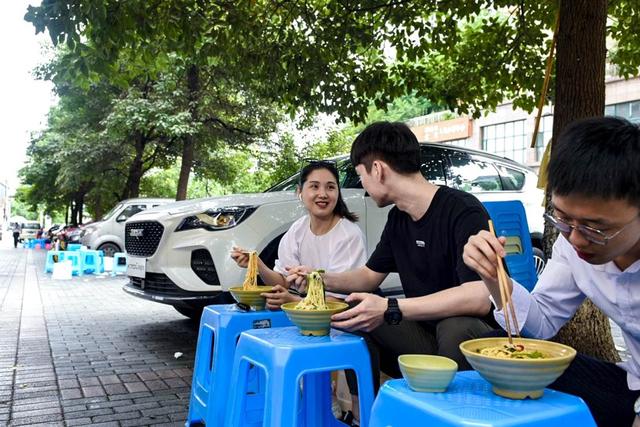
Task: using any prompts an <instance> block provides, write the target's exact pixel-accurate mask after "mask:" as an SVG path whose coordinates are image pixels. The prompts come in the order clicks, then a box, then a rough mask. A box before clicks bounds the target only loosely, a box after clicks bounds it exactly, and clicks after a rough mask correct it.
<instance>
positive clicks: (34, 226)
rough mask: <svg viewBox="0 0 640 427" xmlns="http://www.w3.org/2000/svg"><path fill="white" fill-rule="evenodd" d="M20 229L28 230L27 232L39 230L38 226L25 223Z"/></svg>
mask: <svg viewBox="0 0 640 427" xmlns="http://www.w3.org/2000/svg"><path fill="white" fill-rule="evenodd" d="M22 228H25V229H28V230H38V229H39V228H40V224H38V223H26V224H24V225H23V226H22Z"/></svg>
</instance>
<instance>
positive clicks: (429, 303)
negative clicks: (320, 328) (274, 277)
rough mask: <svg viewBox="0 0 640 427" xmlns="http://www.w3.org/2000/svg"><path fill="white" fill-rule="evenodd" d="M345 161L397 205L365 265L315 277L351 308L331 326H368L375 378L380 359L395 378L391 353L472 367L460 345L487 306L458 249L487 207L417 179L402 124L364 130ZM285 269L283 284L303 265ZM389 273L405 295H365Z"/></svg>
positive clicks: (481, 325)
mask: <svg viewBox="0 0 640 427" xmlns="http://www.w3.org/2000/svg"><path fill="white" fill-rule="evenodd" d="M351 161H352V163H353V165H354V166H355V168H356V171H357V173H358V174H359V175H360V179H361V181H362V185H363V187H364V189H365V190H366V191H367V193H368V194H369V196H370V197H371V198H372V199H373V200H374V201H375V202H376V204H377V205H378V206H379V207H384V206H388V205H391V204H394V205H395V207H394V208H393V209H391V211H390V212H389V216H388V219H387V224H386V226H385V228H384V231H383V233H382V236H381V238H380V242H379V243H378V245H377V247H376V249H375V251H374V252H373V254H371V257H370V258H369V261H368V262H367V263H366V265H365V266H363V267H361V268H359V269H356V270H352V271H348V272H343V273H333V272H326V273H324V274H323V278H324V283H325V287H326V289H327V290H329V291H336V292H340V293H351V294H350V295H349V296H348V297H347V299H346V301H347V302H349V303H352V304H357V305H355V306H354V307H353V308H351V309H349V310H346V311H344V312H342V313H338V314H335V315H334V316H333V317H332V326H333V327H335V328H340V329H344V330H348V331H361V332H362V331H363V332H366V334H364V335H365V337H366V339H367V341H368V345H369V350H370V352H371V359H372V366H373V369H374V381H376V382H377V378H378V375H377V374H378V372H377V370H379V369H380V365H382V370H383V371H385V372H386V373H387V374H389V375H391V376H399V375H400V373H399V370H398V365H397V356H398V355H400V354H405V353H427V354H439V355H443V356H447V357H450V358H452V359H454V360H455V361H456V362H457V363H458V366H459V368H460V369H461V370H462V369H470V366H469V365H468V363H467V361H466V359H465V358H464V356H462V354H461V352H460V350H459V348H458V345H459V344H460V342H462V341H465V340H467V339H472V338H476V337H479V336H481V335H482V334H484V333H486V332H488V331H489V330H491V329H492V328H491V327H490V326H489V325H488V324H487V323H486V321H485V318H487V317H488V315H489V312H490V310H491V303H490V300H489V292H488V290H487V289H486V287H485V286H484V284H483V282H482V280H481V279H480V277H479V276H478V275H477V274H476V273H475V272H474V271H472V270H471V269H469V268H468V267H467V266H466V265H465V263H464V262H463V260H462V252H463V248H464V245H465V244H466V242H467V241H468V240H469V237H470V236H472V235H474V234H477V233H478V232H479V231H480V230H484V229H487V228H488V219H489V216H488V214H487V212H486V211H485V209H484V207H483V206H482V204H481V203H480V202H479V201H478V200H477V199H476V198H475V197H474V196H472V195H470V194H468V193H465V192H462V191H459V190H454V189H451V188H448V187H444V186H443V187H438V186H436V185H433V184H431V183H430V182H429V181H427V180H426V179H425V178H424V177H423V176H422V174H421V173H420V164H421V162H420V146H419V144H418V141H417V139H416V137H415V135H414V134H413V133H412V132H411V130H410V129H409V128H408V127H407V126H406V125H405V124H403V123H389V122H379V123H374V124H372V125H370V126H368V127H367V128H366V129H365V130H364V131H363V132H362V133H361V134H360V135H358V137H357V138H356V139H355V141H354V143H353V146H352V147H351ZM289 272H290V275H289V277H288V280H289V281H301V280H302V277H303V275H304V273H305V272H306V270H305V268H304V267H303V266H301V267H294V268H291V269H290V270H289ZM391 272H398V273H399V275H400V280H401V283H402V288H403V290H404V293H405V296H406V298H404V299H399V300H396V299H394V298H384V297H381V296H379V295H376V294H374V293H372V292H373V291H375V290H376V289H377V288H378V287H379V285H380V284H381V283H382V281H383V280H384V279H385V278H386V277H387V275H388V274H389V273H391ZM376 388H377V385H376Z"/></svg>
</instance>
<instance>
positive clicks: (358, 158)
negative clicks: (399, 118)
mask: <svg viewBox="0 0 640 427" xmlns="http://www.w3.org/2000/svg"><path fill="white" fill-rule="evenodd" d="M374 160H382V161H384V162H385V163H387V164H388V165H389V166H390V167H391V168H392V169H393V170H394V171H396V172H398V173H400V174H405V175H406V174H410V173H414V172H418V171H420V163H421V162H420V144H418V139H417V138H416V136H415V135H414V134H413V132H411V129H409V127H408V126H407V125H405V124H404V123H400V122H376V123H372V124H370V125H369V126H367V128H366V129H365V130H363V131H362V133H360V135H358V136H357V137H356V139H355V141H353V145H352V146H351V163H353V166H354V167H355V166H358V165H360V164H362V165H364V167H365V169H366V170H367V172H370V171H371V164H372V163H373V161H374Z"/></svg>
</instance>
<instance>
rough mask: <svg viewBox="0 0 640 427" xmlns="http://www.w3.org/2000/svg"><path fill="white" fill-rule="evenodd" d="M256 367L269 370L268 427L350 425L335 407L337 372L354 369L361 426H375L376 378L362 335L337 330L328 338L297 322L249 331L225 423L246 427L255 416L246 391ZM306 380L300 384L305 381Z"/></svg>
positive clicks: (235, 364)
mask: <svg viewBox="0 0 640 427" xmlns="http://www.w3.org/2000/svg"><path fill="white" fill-rule="evenodd" d="M251 366H256V367H258V368H259V369H262V370H263V372H264V374H265V375H266V383H265V385H264V389H265V392H264V410H263V411H261V412H262V414H258V415H262V416H261V417H259V418H258V419H257V425H261V426H263V427H328V426H344V425H345V424H344V423H342V422H341V421H339V420H337V419H336V418H335V417H334V415H333V413H332V412H331V371H336V370H342V369H353V370H354V371H355V373H356V376H357V378H358V396H359V400H360V425H362V426H367V425H369V414H370V410H371V405H372V404H373V378H372V376H371V362H370V358H369V351H368V349H367V346H366V344H365V342H364V339H363V338H362V337H359V336H356V335H352V334H349V333H347V332H342V331H337V330H334V329H332V330H331V332H330V334H329V335H327V336H324V337H310V336H303V335H301V334H300V332H299V330H298V328H297V327H288V328H274V329H257V330H251V331H246V332H243V333H242V334H241V335H240V340H239V341H238V347H237V348H236V355H235V359H234V362H233V373H232V374H231V391H230V393H229V409H228V411H229V412H228V413H227V417H226V419H225V423H224V425H225V426H226V427H241V426H246V425H248V423H247V420H248V415H251V419H252V421H253V420H254V419H255V418H254V414H250V413H249V411H248V404H249V399H250V398H251V397H252V396H250V395H248V394H247V393H246V391H247V385H248V376H249V372H250V368H251ZM301 379H302V380H303V382H302V387H300V380H301Z"/></svg>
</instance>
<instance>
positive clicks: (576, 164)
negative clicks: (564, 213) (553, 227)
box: [548, 117, 640, 207]
mask: <svg viewBox="0 0 640 427" xmlns="http://www.w3.org/2000/svg"><path fill="white" fill-rule="evenodd" d="M552 153H553V154H552V155H551V160H550V161H549V172H548V189H549V190H550V191H551V192H552V194H558V195H560V196H567V195H569V194H578V195H581V196H585V197H598V198H602V199H605V200H611V199H619V200H627V201H628V202H629V203H630V204H632V205H635V206H639V207H640V127H638V125H636V124H633V123H631V122H629V121H627V120H624V119H620V118H617V117H598V118H589V119H583V120H578V121H576V122H573V123H571V124H570V125H568V126H567V127H566V128H565V130H564V131H563V132H562V134H561V135H560V137H559V138H558V141H557V142H556V146H555V147H554V149H553V152H552Z"/></svg>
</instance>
